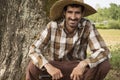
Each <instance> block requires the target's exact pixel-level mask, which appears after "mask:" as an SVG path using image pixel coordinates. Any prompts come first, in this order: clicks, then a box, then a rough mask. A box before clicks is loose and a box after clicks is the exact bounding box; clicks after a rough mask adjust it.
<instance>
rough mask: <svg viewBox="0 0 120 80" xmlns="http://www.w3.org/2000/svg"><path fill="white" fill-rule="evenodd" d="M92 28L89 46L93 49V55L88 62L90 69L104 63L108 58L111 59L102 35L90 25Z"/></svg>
mask: <svg viewBox="0 0 120 80" xmlns="http://www.w3.org/2000/svg"><path fill="white" fill-rule="evenodd" d="M89 26H90V35H89V40H88V44H89V47H90V49H91V55H90V57H89V58H88V59H86V60H87V62H88V65H89V67H90V68H93V67H96V66H97V65H98V64H99V63H101V62H103V61H104V60H106V59H107V58H110V57H111V55H110V51H109V49H108V48H107V46H106V44H105V42H104V40H103V39H102V37H101V35H100V34H99V32H98V31H97V29H96V28H95V26H93V25H92V24H89Z"/></svg>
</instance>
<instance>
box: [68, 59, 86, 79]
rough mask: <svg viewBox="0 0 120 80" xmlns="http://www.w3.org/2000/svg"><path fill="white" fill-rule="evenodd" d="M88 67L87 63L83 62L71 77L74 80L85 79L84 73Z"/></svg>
mask: <svg viewBox="0 0 120 80" xmlns="http://www.w3.org/2000/svg"><path fill="white" fill-rule="evenodd" d="M86 66H87V63H86V62H85V61H81V62H80V63H79V64H78V65H77V66H76V67H75V68H74V69H73V71H72V73H71V75H70V77H71V79H72V80H81V78H82V77H83V73H84V71H85V68H86Z"/></svg>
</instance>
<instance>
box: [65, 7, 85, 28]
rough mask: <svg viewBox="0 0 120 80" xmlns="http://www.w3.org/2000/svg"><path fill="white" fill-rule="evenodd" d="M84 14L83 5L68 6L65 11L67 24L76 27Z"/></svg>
mask: <svg viewBox="0 0 120 80" xmlns="http://www.w3.org/2000/svg"><path fill="white" fill-rule="evenodd" d="M82 15H83V14H82V9H81V7H71V6H68V7H67V10H66V11H65V12H64V16H65V20H66V26H69V27H70V28H76V27H77V26H78V23H79V21H80V19H81V17H82Z"/></svg>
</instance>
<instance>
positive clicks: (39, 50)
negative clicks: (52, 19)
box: [29, 23, 51, 68]
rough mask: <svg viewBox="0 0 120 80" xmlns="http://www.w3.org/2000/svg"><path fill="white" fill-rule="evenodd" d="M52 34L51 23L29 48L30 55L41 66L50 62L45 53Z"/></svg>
mask: <svg viewBox="0 0 120 80" xmlns="http://www.w3.org/2000/svg"><path fill="white" fill-rule="evenodd" d="M50 34H51V32H50V23H49V24H48V25H47V28H46V29H45V30H43V31H42V33H41V35H40V37H39V38H38V39H36V40H35V41H34V42H33V44H32V45H31V46H30V49H29V57H30V58H31V59H32V61H33V63H34V64H35V65H36V66H37V67H39V68H42V67H43V66H44V65H45V64H46V63H48V60H47V59H46V58H45V57H44V56H43V55H44V49H45V47H46V46H47V45H48V44H49V41H50Z"/></svg>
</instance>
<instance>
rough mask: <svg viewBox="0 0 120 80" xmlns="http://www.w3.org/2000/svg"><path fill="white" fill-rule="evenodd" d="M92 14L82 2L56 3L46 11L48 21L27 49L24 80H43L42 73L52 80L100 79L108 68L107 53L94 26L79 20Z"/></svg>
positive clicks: (63, 1) (60, 0) (78, 0)
mask: <svg viewBox="0 0 120 80" xmlns="http://www.w3.org/2000/svg"><path fill="white" fill-rule="evenodd" d="M94 13H96V10H95V9H93V8H92V7H91V6H89V5H88V4H85V3H84V2H83V0H58V1H57V2H56V3H55V4H54V5H53V6H52V7H51V9H50V18H51V20H52V21H51V22H49V23H48V25H47V27H46V29H45V30H44V31H43V32H42V33H41V35H40V37H39V39H37V40H36V41H35V42H34V43H33V44H32V45H31V47H30V51H29V56H30V57H31V59H32V61H31V62H30V63H29V65H28V68H27V74H26V80H44V79H40V75H41V73H44V72H45V74H49V75H50V76H51V79H53V80H54V79H55V80H103V79H104V78H105V76H106V74H107V73H108V71H109V69H110V64H109V58H110V53H109V50H108V48H107V47H106V45H105V43H104V41H103V39H102V37H101V36H100V34H99V32H98V31H97V29H96V28H95V26H94V25H92V24H91V22H90V21H89V20H87V19H85V18H83V17H85V16H88V15H91V14H94ZM59 20H62V21H59ZM87 45H89V47H90V50H91V56H90V57H87V54H86V50H87ZM46 51H48V56H50V55H52V58H51V59H48V58H47V57H46V56H45V55H44V54H45V52H46ZM71 62H72V63H71ZM62 66H63V67H62ZM71 67H72V68H71Z"/></svg>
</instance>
